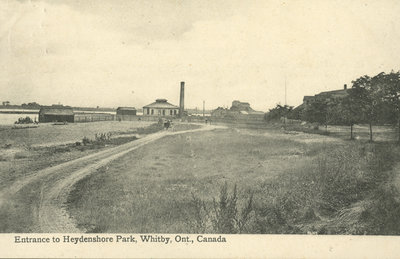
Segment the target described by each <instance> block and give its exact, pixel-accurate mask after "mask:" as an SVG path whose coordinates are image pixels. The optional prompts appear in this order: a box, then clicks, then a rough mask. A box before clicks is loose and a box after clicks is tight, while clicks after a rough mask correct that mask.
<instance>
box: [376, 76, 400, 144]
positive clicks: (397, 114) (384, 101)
mask: <svg viewBox="0 0 400 259" xmlns="http://www.w3.org/2000/svg"><path fill="white" fill-rule="evenodd" d="M371 81H372V84H373V85H374V87H375V89H376V90H375V91H376V92H378V93H379V96H380V97H381V99H380V116H379V117H380V118H382V119H383V120H384V122H385V123H391V124H397V128H398V141H399V142H400V71H398V72H393V71H392V72H391V73H389V74H386V73H380V74H378V75H376V76H374V77H373V78H372V80H371Z"/></svg>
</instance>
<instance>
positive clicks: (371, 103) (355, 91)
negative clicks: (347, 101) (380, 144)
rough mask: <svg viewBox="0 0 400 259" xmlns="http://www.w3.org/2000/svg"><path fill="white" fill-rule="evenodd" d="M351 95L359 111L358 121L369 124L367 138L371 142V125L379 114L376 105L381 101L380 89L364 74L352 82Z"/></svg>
mask: <svg viewBox="0 0 400 259" xmlns="http://www.w3.org/2000/svg"><path fill="white" fill-rule="evenodd" d="M352 83H353V88H352V91H351V93H352V97H353V98H354V100H355V101H356V103H357V105H358V107H359V109H360V110H359V112H360V118H359V121H360V122H367V123H368V125H369V140H370V141H371V142H372V140H373V137H372V125H373V124H374V123H376V122H377V120H378V118H379V116H378V114H379V112H378V110H379V109H378V107H379V104H380V101H381V96H380V91H379V89H378V88H377V87H376V85H374V84H373V80H372V78H371V77H369V76H367V75H365V76H362V77H360V78H358V79H356V80H354V81H353V82H352Z"/></svg>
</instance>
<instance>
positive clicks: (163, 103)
mask: <svg viewBox="0 0 400 259" xmlns="http://www.w3.org/2000/svg"><path fill="white" fill-rule="evenodd" d="M143 108H161V109H178V108H179V107H178V106H176V105H173V104H170V103H169V102H167V99H157V100H156V101H155V102H154V103H151V104H148V105H146V106H143Z"/></svg>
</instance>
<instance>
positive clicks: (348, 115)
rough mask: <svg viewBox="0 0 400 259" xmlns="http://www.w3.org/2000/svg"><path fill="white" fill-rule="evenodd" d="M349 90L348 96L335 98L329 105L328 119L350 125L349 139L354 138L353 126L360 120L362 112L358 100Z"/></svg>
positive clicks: (339, 123)
mask: <svg viewBox="0 0 400 259" xmlns="http://www.w3.org/2000/svg"><path fill="white" fill-rule="evenodd" d="M351 90H353V89H351ZM351 90H350V91H349V95H348V96H346V97H344V98H342V99H336V100H334V101H333V102H332V103H331V104H330V105H329V110H330V112H329V120H330V123H333V124H336V125H347V126H350V139H354V137H353V126H354V124H356V123H358V122H359V121H360V118H361V117H362V114H361V110H360V103H359V100H358V99H357V98H356V97H357V96H356V95H354V94H353V93H352V91H351Z"/></svg>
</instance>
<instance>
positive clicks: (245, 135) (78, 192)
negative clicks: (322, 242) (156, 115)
mask: <svg viewBox="0 0 400 259" xmlns="http://www.w3.org/2000/svg"><path fill="white" fill-rule="evenodd" d="M398 151H399V150H398V147H397V146H392V145H380V144H368V143H367V144H365V143H361V142H351V141H342V140H339V139H335V138H330V137H326V136H320V135H309V134H304V133H292V134H283V133H282V132H281V131H271V130H246V129H229V130H218V131H214V132H202V133H200V134H199V133H196V134H194V133H193V134H185V135H181V136H170V137H167V138H164V139H162V140H160V141H158V142H156V143H152V144H149V145H147V146H145V147H143V148H141V149H138V150H136V151H134V152H132V153H130V154H129V155H126V156H125V157H123V158H121V159H119V160H116V161H114V162H112V163H111V164H109V165H108V166H106V167H104V168H101V169H100V170H98V172H97V173H96V174H93V175H91V176H90V177H87V178H85V179H83V180H81V181H80V182H79V183H78V184H77V185H76V188H75V190H74V191H73V192H72V193H71V194H70V197H69V204H68V208H69V211H70V213H71V215H72V217H73V218H75V219H76V221H77V222H78V224H79V225H80V226H83V227H85V228H86V229H89V231H90V232H142V233H144V232H147V233H149V232H157V233H160V232H161V233H180V232H184V233H198V232H207V233H320V234H326V233H331V234H338V233H342V234H377V233H378V234H393V233H397V234H399V233H400V230H399V227H395V228H393V227H392V228H390V226H393V225H394V226H397V225H399V226H400V222H398V221H399V219H398V217H397V216H393V215H396V214H395V213H397V212H398V208H400V207H399V202H398V199H397V196H396V195H398V194H397V191H396V190H394V189H393V188H392V187H393V186H392V185H391V184H390V182H391V179H392V178H393V177H394V174H393V172H392V171H391V168H392V166H393V165H394V164H395V163H396V162H397V161H398V155H397V152H398ZM382 200H390V201H391V203H390V204H389V203H388V202H385V203H382V202H381V201H382ZM396 224H397V225H396Z"/></svg>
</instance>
